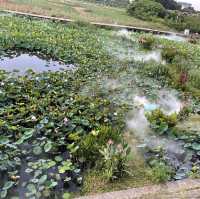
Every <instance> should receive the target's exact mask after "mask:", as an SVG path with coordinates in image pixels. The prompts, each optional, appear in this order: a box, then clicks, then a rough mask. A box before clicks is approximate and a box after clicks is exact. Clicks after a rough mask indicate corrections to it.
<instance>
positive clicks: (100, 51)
mask: <svg viewBox="0 0 200 199" xmlns="http://www.w3.org/2000/svg"><path fill="white" fill-rule="evenodd" d="M0 26H1V28H2V29H4V30H5V31H6V32H7V34H5V32H4V33H2V32H0V38H1V39H0V43H1V55H3V54H5V52H8V51H13V50H15V51H17V50H20V51H29V52H33V53H36V54H39V55H42V56H47V57H52V58H54V59H58V60H60V61H62V62H64V63H75V64H76V65H77V70H75V71H73V72H69V71H68V72H67V71H62V72H61V71H60V72H45V73H41V74H34V73H33V72H32V71H29V72H27V73H26V75H25V76H19V77H17V76H13V75H11V74H9V73H6V72H4V71H0V81H1V84H0V129H1V135H0V148H1V152H0V157H1V158H0V171H1V172H0V178H1V179H5V180H3V181H2V180H1V182H0V187H1V188H0V192H1V196H2V197H11V196H17V195H18V194H17V191H16V190H17V189H20V190H23V191H22V195H23V196H22V197H24V198H25V197H37V198H49V197H51V198H54V197H62V196H63V194H65V195H66V197H67V194H66V193H65V191H71V187H76V190H78V189H79V187H80V185H81V184H82V176H81V172H82V171H83V170H84V168H85V167H84V166H85V165H87V166H88V165H92V164H93V163H94V164H96V163H95V162H94V161H97V160H98V159H97V158H96V159H92V160H91V161H93V162H91V161H90V160H89V159H85V160H84V159H83V157H82V155H81V154H80V153H79V152H78V151H80V149H81V147H82V146H83V145H82V143H81V142H80V141H81V140H84V139H85V138H86V137H87V135H88V137H90V135H93V133H94V132H95V131H98V130H99V129H101V128H103V126H106V128H108V129H109V130H106V128H105V134H104V135H105V136H103V135H102V137H100V138H101V140H102V141H101V142H99V148H97V151H98V154H100V152H99V150H100V148H101V147H102V146H103V145H106V142H107V141H108V139H110V138H112V139H113V136H114V133H116V130H115V128H117V129H118V131H119V132H120V133H119V134H116V135H115V137H116V139H118V143H119V144H120V143H121V142H122V141H123V137H122V136H120V134H121V133H122V129H123V128H124V119H123V118H124V108H125V107H124V106H123V105H117V104H115V103H113V102H111V101H110V100H109V99H106V97H105V96H104V94H103V93H101V94H96V95H94V96H83V95H79V93H80V90H81V89H82V87H83V85H84V83H85V82H86V81H87V80H88V79H95V78H96V75H98V74H99V73H102V74H103V73H104V72H106V71H107V70H109V68H110V67H111V66H112V64H113V62H112V61H111V59H110V57H109V56H108V55H107V53H106V51H105V49H104V47H103V45H102V41H101V38H102V37H101V36H102V35H103V33H100V31H99V30H95V29H93V28H92V27H86V26H84V25H83V26H81V27H79V26H73V25H69V26H68V27H67V26H64V25H61V24H57V23H52V22H42V21H38V20H31V19H26V18H18V17H4V18H0ZM96 38H99V39H96ZM114 127H115V128H114ZM109 132H111V134H112V135H113V136H112V135H111V134H109ZM117 136H119V137H117ZM83 150H84V148H83ZM85 152H87V151H85ZM98 154H97V155H98ZM88 157H89V156H88ZM102 169H103V168H102ZM8 182H9V183H10V184H9V186H8ZM11 185H12V186H11ZM3 187H4V188H3ZM76 190H73V191H76ZM63 197H64V196H63Z"/></svg>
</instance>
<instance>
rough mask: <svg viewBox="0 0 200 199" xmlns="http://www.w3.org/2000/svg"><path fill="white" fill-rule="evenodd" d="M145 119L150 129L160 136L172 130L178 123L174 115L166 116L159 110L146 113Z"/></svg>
mask: <svg viewBox="0 0 200 199" xmlns="http://www.w3.org/2000/svg"><path fill="white" fill-rule="evenodd" d="M146 117H147V119H148V120H149V122H150V124H151V127H152V128H153V129H154V130H155V131H156V132H157V133H158V134H160V135H162V134H164V133H166V132H167V131H168V130H170V129H171V128H173V127H174V126H175V125H176V124H177V122H178V118H177V114H176V113H173V114H171V115H166V114H164V113H163V112H162V110H160V109H156V110H154V111H152V112H150V113H146Z"/></svg>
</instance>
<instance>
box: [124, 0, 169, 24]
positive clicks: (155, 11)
mask: <svg viewBox="0 0 200 199" xmlns="http://www.w3.org/2000/svg"><path fill="white" fill-rule="evenodd" d="M128 13H129V14H130V15H132V16H135V17H137V18H140V19H143V20H149V18H152V17H161V18H163V17H165V15H166V10H165V8H164V7H163V6H162V5H161V4H160V3H157V2H154V1H151V0H136V1H134V2H133V3H131V4H130V5H129V7H128Z"/></svg>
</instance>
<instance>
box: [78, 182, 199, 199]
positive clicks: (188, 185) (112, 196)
mask: <svg viewBox="0 0 200 199" xmlns="http://www.w3.org/2000/svg"><path fill="white" fill-rule="evenodd" d="M199 198H200V180H190V179H188V180H182V181H176V182H169V183H166V184H162V185H154V186H146V187H141V188H133V189H128V190H122V191H115V192H110V193H109V192H108V193H103V194H96V195H93V196H84V197H80V198H76V199H199Z"/></svg>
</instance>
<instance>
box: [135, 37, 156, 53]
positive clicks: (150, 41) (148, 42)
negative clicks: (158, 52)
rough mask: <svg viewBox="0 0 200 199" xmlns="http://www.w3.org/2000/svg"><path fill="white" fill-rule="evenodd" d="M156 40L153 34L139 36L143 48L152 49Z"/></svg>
mask: <svg viewBox="0 0 200 199" xmlns="http://www.w3.org/2000/svg"><path fill="white" fill-rule="evenodd" d="M154 42H155V38H154V37H151V36H141V37H140V38H139V43H140V44H141V45H142V47H143V48H145V49H148V50H150V49H152V47H153V45H154Z"/></svg>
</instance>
